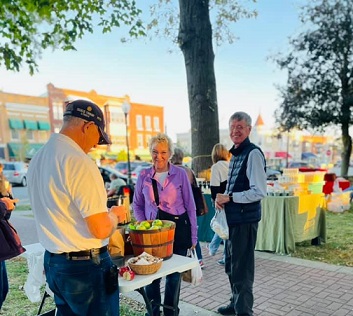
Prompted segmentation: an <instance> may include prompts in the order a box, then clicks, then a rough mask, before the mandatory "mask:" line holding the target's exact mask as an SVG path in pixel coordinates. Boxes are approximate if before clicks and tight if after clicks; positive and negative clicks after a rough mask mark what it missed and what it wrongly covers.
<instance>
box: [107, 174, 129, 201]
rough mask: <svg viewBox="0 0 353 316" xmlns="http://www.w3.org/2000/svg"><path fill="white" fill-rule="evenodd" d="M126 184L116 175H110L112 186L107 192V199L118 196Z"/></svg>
mask: <svg viewBox="0 0 353 316" xmlns="http://www.w3.org/2000/svg"><path fill="white" fill-rule="evenodd" d="M125 185H126V182H125V181H124V180H123V179H120V178H119V177H118V176H117V175H116V174H115V173H112V174H111V175H110V185H109V188H108V190H107V197H111V196H113V195H117V194H118V192H119V190H120V188H121V187H123V186H125Z"/></svg>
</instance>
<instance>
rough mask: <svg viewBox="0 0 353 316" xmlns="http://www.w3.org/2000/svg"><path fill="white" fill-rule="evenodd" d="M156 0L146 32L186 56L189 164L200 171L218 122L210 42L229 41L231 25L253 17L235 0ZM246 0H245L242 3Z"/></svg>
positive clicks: (206, 161) (207, 163) (208, 159)
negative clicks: (168, 39)
mask: <svg viewBox="0 0 353 316" xmlns="http://www.w3.org/2000/svg"><path fill="white" fill-rule="evenodd" d="M178 2H179V8H177V7H176V1H170V0H158V2H157V4H156V5H154V6H152V8H151V12H152V16H153V19H152V21H151V22H150V23H149V24H148V30H151V31H155V34H156V35H157V36H167V37H168V38H171V39H172V41H173V42H174V43H176V44H177V45H178V47H179V48H180V49H181V51H182V53H183V56H184V63H185V69H186V79H187V89H188V97H189V112H190V121H191V143H192V156H193V163H192V167H193V169H194V171H195V172H196V174H197V173H199V172H200V171H202V170H205V169H208V168H209V167H210V166H211V164H212V161H211V151H212V147H213V146H214V144H216V143H218V142H219V121H218V104H217V90H216V77H215V71H214V59H215V55H214V51H213V41H215V43H216V44H217V45H220V44H222V43H223V42H229V43H233V42H234V40H235V39H236V37H235V35H234V34H233V33H232V32H231V31H230V28H229V26H230V24H231V23H234V22H236V21H238V20H239V19H240V18H250V17H254V16H256V12H255V11H251V10H247V9H245V8H244V7H243V6H242V5H240V2H241V1H235V0H210V1H201V0H179V1H178ZM243 2H244V1H243ZM248 2H256V0H252V1H248Z"/></svg>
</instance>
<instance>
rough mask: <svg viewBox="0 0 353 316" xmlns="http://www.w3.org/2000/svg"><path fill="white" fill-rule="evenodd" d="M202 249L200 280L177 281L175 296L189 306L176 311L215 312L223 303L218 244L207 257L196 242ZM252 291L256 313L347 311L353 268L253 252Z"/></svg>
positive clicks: (225, 291)
mask: <svg viewBox="0 0 353 316" xmlns="http://www.w3.org/2000/svg"><path fill="white" fill-rule="evenodd" d="M202 253H203V257H204V258H203V261H204V263H205V268H204V269H203V273H204V279H203V282H202V284H201V285H199V286H191V285H190V284H188V283H185V282H183V283H182V290H181V295H180V300H181V301H182V302H183V303H186V305H187V306H189V308H187V309H183V308H182V307H181V313H180V316H189V315H194V314H196V313H197V314H198V315H202V316H203V315H215V314H214V313H212V312H214V311H216V310H217V308H218V307H220V306H223V305H226V304H228V303H229V298H230V289H229V283H228V278H227V277H226V275H225V273H224V268H223V267H222V266H219V265H218V264H217V260H218V259H220V257H221V254H222V249H220V250H219V251H218V254H217V255H216V256H215V257H210V256H209V255H208V251H207V249H206V247H205V243H202ZM254 294H255V302H254V313H255V315H256V316H277V315H286V316H314V315H315V316H334V315H335V316H346V315H352V316H353V268H348V267H339V266H333V265H328V264H322V263H318V262H313V261H308V260H301V259H296V258H292V257H288V256H279V255H275V254H269V253H265V252H256V275H255V284H254ZM189 304H191V305H193V306H196V307H198V308H200V309H199V311H198V312H197V311H195V310H194V311H192V308H190V305H189ZM183 311H184V312H183ZM182 312H183V313H182ZM210 312H211V313H210Z"/></svg>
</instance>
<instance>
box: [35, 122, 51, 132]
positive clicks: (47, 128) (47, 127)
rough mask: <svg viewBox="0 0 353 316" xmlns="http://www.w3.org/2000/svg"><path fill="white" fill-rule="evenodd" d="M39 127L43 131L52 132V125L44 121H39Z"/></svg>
mask: <svg viewBox="0 0 353 316" xmlns="http://www.w3.org/2000/svg"><path fill="white" fill-rule="evenodd" d="M38 127H39V129H40V130H41V131H50V123H49V122H44V121H38Z"/></svg>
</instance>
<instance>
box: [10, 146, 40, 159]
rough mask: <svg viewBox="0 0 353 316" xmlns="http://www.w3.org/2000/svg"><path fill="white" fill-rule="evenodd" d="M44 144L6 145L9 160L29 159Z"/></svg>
mask: <svg viewBox="0 0 353 316" xmlns="http://www.w3.org/2000/svg"><path fill="white" fill-rule="evenodd" d="M43 145H44V144H39V143H35V144H21V143H8V144H7V148H8V151H9V156H10V158H16V159H20V160H22V159H24V158H27V159H31V158H32V157H33V155H34V154H35V153H36V152H37V151H38V150H39V149H40V148H41V147H42V146H43Z"/></svg>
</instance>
